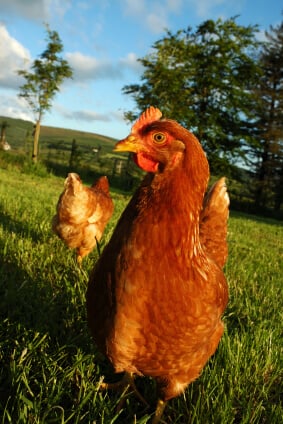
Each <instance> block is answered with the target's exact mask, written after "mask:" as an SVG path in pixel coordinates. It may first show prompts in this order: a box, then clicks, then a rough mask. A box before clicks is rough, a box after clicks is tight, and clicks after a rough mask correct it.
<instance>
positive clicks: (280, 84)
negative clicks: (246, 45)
mask: <svg viewBox="0 0 283 424" xmlns="http://www.w3.org/2000/svg"><path fill="white" fill-rule="evenodd" d="M266 37H267V42H266V43H265V44H264V46H263V48H262V51H261V55H260V64H261V67H262V69H263V74H262V77H261V78H260V80H259V84H258V85H257V87H256V90H255V91H256V95H257V96H258V112H257V113H258V123H257V127H258V133H257V140H258V146H257V147H258V148H257V151H256V152H254V151H253V153H254V156H256V157H257V158H258V159H259V160H258V161H257V167H256V171H257V183H256V187H255V198H256V204H257V205H258V206H262V205H264V204H266V203H267V202H269V203H272V204H273V207H274V209H275V210H280V207H281V205H282V204H283V190H282V187H283V22H282V23H281V24H280V25H278V26H277V27H271V28H270V30H269V32H267V33H266Z"/></svg>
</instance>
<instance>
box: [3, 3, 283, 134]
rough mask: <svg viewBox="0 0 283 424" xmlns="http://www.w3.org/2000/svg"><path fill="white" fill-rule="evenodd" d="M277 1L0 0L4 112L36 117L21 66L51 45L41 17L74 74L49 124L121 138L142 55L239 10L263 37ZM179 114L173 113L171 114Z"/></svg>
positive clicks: (277, 18) (276, 18)
mask: <svg viewBox="0 0 283 424" xmlns="http://www.w3.org/2000/svg"><path fill="white" fill-rule="evenodd" d="M282 10H283V4H282V3H281V1H280V0H9V1H7V0H0V98H1V101H0V115H4V116H10V117H17V118H23V119H29V120H32V121H33V120H34V116H33V114H32V112H31V111H30V110H29V109H28V106H27V104H26V103H25V101H24V99H20V98H19V97H18V92H19V86H20V85H21V84H22V83H23V80H21V79H20V77H18V76H17V73H16V70H17V69H28V66H29V64H30V63H31V62H32V61H33V60H34V59H35V58H36V57H38V56H39V55H40V54H41V53H42V52H43V51H44V49H45V47H46V40H45V38H46V30H45V27H44V22H46V23H48V24H49V25H50V28H51V29H52V30H56V31H58V33H59V36H60V38H61V40H62V42H63V45H64V52H63V56H64V58H66V59H67V60H68V61H69V63H70V65H71V66H72V68H73V70H74V78H73V79H72V80H68V81H66V82H65V83H64V84H63V85H62V86H61V91H60V93H59V94H57V96H56V97H55V99H54V101H53V107H52V110H51V112H50V113H48V114H46V116H45V117H44V120H43V124H44V125H51V126H54V127H65V128H73V129H79V130H82V131H90V132H96V133H99V134H104V135H108V136H111V137H114V138H118V139H119V138H122V137H124V136H125V135H126V134H127V132H128V131H129V127H130V125H129V123H127V122H125V121H124V119H123V113H124V112H125V111H127V110H131V109H133V108H134V106H135V105H134V103H133V101H132V100H131V98H130V97H128V96H126V95H124V94H122V88H123V87H124V86H125V85H127V84H133V83H137V82H139V81H140V77H141V74H142V68H141V66H140V64H139V63H138V62H137V58H140V57H143V56H145V55H146V54H148V53H149V52H150V49H151V46H152V45H153V44H154V42H155V41H157V40H159V39H161V38H163V36H164V35H165V28H167V29H169V30H170V31H172V32H173V33H174V32H176V31H177V30H179V29H184V28H187V27H188V26H191V27H192V28H193V29H195V28H196V26H197V25H199V24H200V23H201V22H203V21H205V20H206V19H217V18H219V17H221V18H223V19H227V18H230V17H232V16H235V15H239V18H238V19H237V23H238V24H240V25H255V24H258V25H259V29H260V32H259V34H258V36H259V38H261V39H263V37H264V31H265V30H266V29H269V27H270V25H278V24H279V23H280V22H281V21H282V19H283V16H282V13H281V12H282ZM172 118H174V117H172Z"/></svg>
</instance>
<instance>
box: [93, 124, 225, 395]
mask: <svg viewBox="0 0 283 424" xmlns="http://www.w3.org/2000/svg"><path fill="white" fill-rule="evenodd" d="M135 131H136V129H135ZM156 131H157V132H162V133H164V134H166V136H167V139H166V143H167V144H166V145H164V146H161V147H160V148H159V149H158V148H157V147H154V146H153V147H152V150H150V142H151V140H152V134H154V133H155V132H156ZM123 143H126V146H127V143H128V145H129V146H131V149H133V151H135V152H138V151H144V150H145V149H146V151H147V154H148V155H149V156H150V155H152V157H154V158H155V159H156V160H158V161H160V166H159V167H158V170H157V172H155V173H148V174H147V175H146V177H145V179H144V181H143V182H142V184H141V186H140V187H139V188H138V190H137V191H136V193H135V194H134V195H133V197H132V199H131V201H130V202H129V204H128V206H127V207H126V209H125V211H124V212H123V214H122V216H121V218H120V220H119V222H118V224H117V226H116V228H115V230H114V233H113V235H112V238H111V240H110V242H109V244H108V245H107V246H106V247H105V249H104V251H103V253H102V256H101V257H100V259H99V261H98V262H97V264H96V265H95V267H94V269H93V271H92V273H91V276H90V279H89V285H88V290H87V312H88V322H89V326H90V329H91V332H92V334H93V337H94V340H95V342H96V343H97V345H98V346H99V348H100V350H101V351H102V352H103V353H104V354H105V355H106V356H107V357H108V358H109V359H110V361H111V362H112V364H113V366H114V368H115V370H116V371H117V372H121V371H127V372H130V373H136V374H141V375H148V376H152V377H155V378H156V380H157V383H158V386H159V391H160V394H161V396H162V399H163V400H167V399H170V398H172V397H174V396H177V395H178V394H180V393H182V392H183V390H184V389H185V388H186V387H187V385H188V384H189V383H190V382H192V381H193V380H194V379H196V378H197V377H198V375H199V374H200V372H201V370H202V368H203V367H204V365H205V363H206V362H207V360H208V359H209V357H210V356H211V355H212V354H213V353H214V352H215V350H216V348H217V346H218V343H219V340H220V338H221V336H222V333H223V328H224V327H223V323H222V321H221V315H222V314H223V312H224V309H225V307H226V304H227V300H228V291H227V284H226V280H225V277H224V274H223V272H222V270H221V268H220V267H219V265H218V264H217V263H216V262H215V255H214V254H209V253H210V252H208V250H209V246H208V245H207V246H205V245H203V244H202V240H204V239H205V237H204V235H202V236H200V216H201V214H202V215H203V222H204V217H205V216H206V215H207V216H209V214H210V213H214V212H215V210H214V208H213V207H210V206H211V205H212V203H213V202H212V200H213V199H214V194H212V195H211V196H210V200H208V201H207V205H208V208H210V211H208V209H207V210H206V212H204V210H203V200H204V194H205V191H206V187H207V182H208V177H209V169H208V163H207V159H206V156H205V154H204V152H203V150H202V148H201V145H200V143H199V142H198V140H197V139H196V137H194V136H193V134H191V133H190V132H189V131H187V130H186V129H184V128H183V127H181V126H180V125H179V124H178V123H176V122H175V121H171V120H162V121H156V122H151V123H149V124H148V125H147V126H144V125H143V126H141V127H140V129H139V130H138V133H137V134H135V135H134V136H133V135H130V136H129V138H128V139H125V140H124V141H122V142H120V146H119V149H120V148H121V149H122V148H124V147H123V146H122V147H121V145H123ZM118 144H119V143H118ZM181 145H183V146H184V148H181V147H180V146H181ZM219 196H221V194H219ZM226 207H227V202H226ZM206 222H207V223H208V222H211V225H209V226H208V224H207V228H208V227H209V229H211V228H212V222H213V219H211V220H209V219H208V218H207V221H206ZM202 225H204V224H202ZM204 232H205V225H204V226H203V233H204ZM224 242H225V240H224Z"/></svg>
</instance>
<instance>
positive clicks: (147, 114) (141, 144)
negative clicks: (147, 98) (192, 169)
mask: <svg viewBox="0 0 283 424" xmlns="http://www.w3.org/2000/svg"><path fill="white" fill-rule="evenodd" d="M161 117H162V113H161V112H160V110H159V109H157V108H155V107H153V106H150V107H149V108H148V109H146V110H145V111H144V112H143V113H142V114H141V116H140V117H139V119H138V120H137V121H136V123H135V124H134V125H133V127H132V131H131V133H130V135H129V136H128V137H127V138H125V139H124V140H121V141H119V142H118V143H117V144H116V146H115V151H120V152H122V151H127V152H133V154H134V161H135V163H136V164H137V165H138V166H139V167H140V168H141V169H143V170H144V171H147V172H154V173H156V172H163V171H164V170H168V169H174V168H175V167H176V166H178V165H179V164H180V163H181V162H183V159H184V158H185V156H186V155H188V154H189V155H190V156H191V151H192V152H194V151H195V149H197V150H198V151H200V152H201V154H202V155H203V156H204V160H205V161H206V159H205V155H204V152H203V151H202V148H201V146H200V144H199V142H198V140H197V139H196V137H195V136H194V135H193V134H192V133H190V132H189V131H188V130H186V129H185V128H183V127H182V126H181V125H180V124H178V123H177V122H176V121H173V120H170V119H160V118H161ZM192 159H193V158H192Z"/></svg>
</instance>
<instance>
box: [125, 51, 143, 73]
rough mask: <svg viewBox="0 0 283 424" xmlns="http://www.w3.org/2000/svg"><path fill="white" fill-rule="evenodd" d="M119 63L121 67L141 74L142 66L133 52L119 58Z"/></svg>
mask: <svg viewBox="0 0 283 424" xmlns="http://www.w3.org/2000/svg"><path fill="white" fill-rule="evenodd" d="M119 63H120V65H121V66H122V67H124V68H127V69H131V70H132V71H134V72H136V73H138V74H141V72H142V70H143V66H142V64H141V63H140V62H138V57H137V55H136V54H135V53H128V54H127V56H126V57H124V58H122V59H120V61H119Z"/></svg>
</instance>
